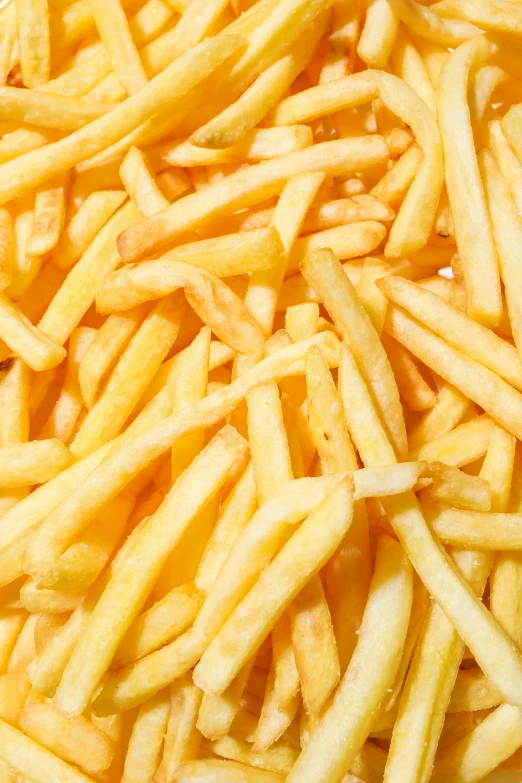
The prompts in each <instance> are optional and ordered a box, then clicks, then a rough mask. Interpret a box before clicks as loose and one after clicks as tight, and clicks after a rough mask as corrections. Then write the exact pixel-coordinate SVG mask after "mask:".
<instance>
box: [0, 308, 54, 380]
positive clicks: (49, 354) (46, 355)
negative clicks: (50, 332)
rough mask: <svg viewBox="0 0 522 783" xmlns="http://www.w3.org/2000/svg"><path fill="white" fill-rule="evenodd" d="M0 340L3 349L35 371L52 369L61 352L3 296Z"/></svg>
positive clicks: (0, 314) (0, 311)
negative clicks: (6, 347) (5, 348)
mask: <svg viewBox="0 0 522 783" xmlns="http://www.w3.org/2000/svg"><path fill="white" fill-rule="evenodd" d="M0 337H1V338H2V340H3V341H4V342H5V343H6V345H7V346H9V348H10V349H11V350H12V351H13V352H14V353H15V354H16V356H18V357H19V358H20V359H22V360H23V361H25V362H26V363H27V365H28V366H29V367H31V369H33V370H36V371H42V370H49V369H51V368H52V367H56V366H57V365H58V364H60V362H61V361H62V360H63V359H64V358H65V349H64V348H62V346H61V345H58V344H57V343H55V342H54V341H53V340H52V339H50V338H49V337H47V336H46V335H45V334H44V333H42V332H41V331H40V330H39V329H38V328H37V327H36V326H33V324H32V323H31V322H30V320H29V319H28V318H27V317H26V316H25V315H24V314H23V313H22V312H21V310H19V308H18V307H17V305H16V304H15V303H14V302H12V301H11V300H10V299H9V298H8V297H7V296H6V295H5V294H2V293H0Z"/></svg>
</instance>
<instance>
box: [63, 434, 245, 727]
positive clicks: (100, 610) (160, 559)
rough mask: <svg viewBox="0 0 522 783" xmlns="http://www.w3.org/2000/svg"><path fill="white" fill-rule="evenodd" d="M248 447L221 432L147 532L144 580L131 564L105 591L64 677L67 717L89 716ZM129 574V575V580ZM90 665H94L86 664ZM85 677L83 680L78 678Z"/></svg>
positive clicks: (142, 541) (143, 542) (143, 546)
mask: <svg viewBox="0 0 522 783" xmlns="http://www.w3.org/2000/svg"><path fill="white" fill-rule="evenodd" d="M243 448H244V447H243V443H242V439H241V438H240V437H239V436H238V435H237V433H235V431H234V430H233V429H231V428H230V429H226V428H225V429H224V430H222V431H221V432H220V433H218V435H216V436H215V438H214V439H213V441H211V443H210V444H209V446H208V447H207V448H206V449H205V450H204V451H203V452H202V453H201V455H200V456H199V457H198V458H197V459H196V460H195V461H194V463H193V464H192V466H191V467H190V468H188V469H187V471H185V473H184V474H182V476H180V478H179V479H178V481H177V482H176V484H175V485H174V488H173V490H172V491H171V493H169V495H168V496H167V498H166V499H165V501H164V503H163V504H162V506H161V507H160V509H159V510H158V511H157V512H156V514H155V515H154V517H153V518H152V524H151V523H149V525H148V526H147V528H146V531H147V533H146V537H143V538H141V539H140V545H141V554H140V560H141V569H140V573H141V579H140V580H137V579H136V574H135V572H134V569H133V568H132V563H126V564H123V565H122V566H121V569H120V570H119V571H118V573H117V574H115V576H114V577H113V579H112V580H111V582H110V583H109V585H108V587H107V589H106V591H105V592H104V594H103V600H101V601H100V603H99V604H98V605H97V607H96V609H95V612H94V614H93V616H92V618H91V621H90V623H89V627H88V629H87V632H86V633H85V635H84V636H83V638H82V641H81V643H80V644H79V645H78V647H77V648H76V649H75V651H74V653H73V656H72V658H71V660H70V661H69V664H68V666H67V668H66V670H65V672H64V676H63V678H62V681H61V683H60V686H59V688H58V692H57V694H56V700H57V705H58V706H59V708H60V709H62V711H64V712H65V713H66V714H70V715H71V714H81V713H82V712H83V709H84V707H83V708H82V707H81V705H82V704H84V703H87V701H88V699H89V698H90V696H91V695H92V692H93V691H94V689H95V688H96V686H97V684H98V682H99V680H100V679H101V676H102V675H103V673H104V671H105V670H106V668H107V666H108V664H109V663H110V660H111V658H112V656H113V655H114V653H115V651H116V648H117V646H118V643H119V642H120V641H121V639H122V638H123V636H124V635H125V633H126V631H127V630H128V628H129V627H130V625H131V623H132V620H133V619H134V618H135V617H136V616H137V614H138V613H139V610H140V608H141V606H142V605H143V603H144V601H145V599H146V597H147V595H148V593H149V592H150V590H151V588H152V586H153V584H154V581H155V579H156V578H157V576H158V575H159V572H160V570H161V567H162V566H163V564H164V562H165V561H166V559H167V557H168V555H169V554H170V552H171V551H172V550H173V548H174V547H175V545H176V543H177V541H178V540H179V538H180V536H181V534H182V533H183V531H184V529H185V528H186V527H187V526H188V525H189V524H190V522H191V520H192V518H193V517H194V516H195V514H196V513H197V512H198V511H199V510H200V508H201V507H202V506H203V505H204V502H205V500H209V499H210V498H211V497H212V495H213V494H214V493H215V492H216V491H217V490H218V489H219V486H220V485H221V484H222V483H223V481H224V480H225V477H226V475H227V473H228V471H229V470H230V468H231V466H232V464H233V462H234V460H235V459H236V458H237V457H238V456H239V454H240V452H241V450H242V449H243ZM218 458H220V459H222V463H221V464H219V462H218ZM218 464H219V467H218ZM202 470H204V471H206V484H205V495H204V496H200V497H198V498H196V497H195V496H194V494H193V493H191V492H190V491H188V489H189V488H190V486H191V485H192V484H193V483H195V484H196V485H198V484H199V483H200V475H201V471H202ZM211 471H215V478H213V477H212V472H211ZM185 487H187V489H185ZM191 495H192V496H191ZM180 496H181V497H183V496H184V497H185V498H186V503H187V506H186V512H185V514H183V513H182V506H180V500H179V498H180ZM171 503H174V506H175V507H176V517H175V523H176V524H175V525H174V526H173V529H172V530H171V538H170V540H169V538H168V537H167V532H166V530H165V526H164V519H165V518H166V516H165V515H167V517H170V512H169V505H170V504H171ZM158 526H159V528H161V529H162V536H161V538H160V539H158V536H157V533H156V531H155V528H157V527H158ZM147 540H148V541H149V542H150V544H149V548H150V549H149V551H150V561H149V562H150V567H149V568H148V569H147V568H146V566H145V560H144V553H145V551H146V544H147ZM127 571H128V572H129V573H128V576H127ZM126 581H129V582H130V584H129V587H130V586H131V585H132V588H133V592H132V593H130V592H129V590H128V588H127V591H126V601H125V608H124V607H123V606H122V608H121V611H120V614H119V631H118V632H116V633H115V632H114V630H113V633H112V636H111V637H110V638H109V637H107V638H105V640H104V643H103V644H100V641H101V639H103V634H100V629H101V628H102V627H103V626H104V625H105V624H106V623H107V622H110V624H111V627H113V624H114V617H113V613H112V609H111V604H112V597H111V594H112V593H113V592H119V590H120V585H122V584H125V583H126ZM94 651H96V655H93V652H94ZM87 662H88V665H86V664H87ZM80 672H81V681H80V680H79V676H78V675H79V674H80Z"/></svg>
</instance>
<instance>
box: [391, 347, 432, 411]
mask: <svg viewBox="0 0 522 783" xmlns="http://www.w3.org/2000/svg"><path fill="white" fill-rule="evenodd" d="M381 342H382V344H383V345H384V347H385V349H386V355H387V357H388V359H389V362H390V364H391V367H392V370H393V373H394V375H395V378H396V381H397V388H398V389H399V394H400V396H401V399H402V401H403V403H404V405H405V406H406V407H407V408H408V409H409V410H411V411H425V410H430V409H431V408H434V407H435V405H436V403H437V395H436V394H435V392H434V391H433V389H432V388H431V386H430V385H429V383H428V382H427V381H426V379H425V378H424V377H423V375H422V372H421V370H420V368H419V367H418V365H417V364H416V363H415V360H414V359H413V357H412V355H411V354H410V353H409V352H408V351H406V350H404V348H403V347H402V345H400V344H399V343H397V342H396V341H395V340H392V339H390V338H389V337H388V335H386V334H385V335H382V336H381Z"/></svg>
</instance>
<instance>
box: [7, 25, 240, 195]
mask: <svg viewBox="0 0 522 783" xmlns="http://www.w3.org/2000/svg"><path fill="white" fill-rule="evenodd" d="M240 43H241V40H240V39H238V38H237V37H232V36H228V37H227V36H221V37H220V36H218V37H216V38H213V39H208V41H203V42H202V43H201V44H199V45H198V46H197V47H195V48H194V49H192V50H191V51H190V52H187V53H186V54H185V55H182V56H181V57H180V58H178V60H176V61H175V62H173V63H172V64H171V65H170V66H168V67H167V68H166V69H165V70H164V71H162V73H160V74H158V76H156V77H155V78H154V79H152V81H151V82H149V83H148V84H147V85H146V87H144V88H143V89H142V90H140V91H139V93H137V94H136V95H134V96H132V97H131V98H129V99H128V100H126V101H124V103H123V104H121V106H118V107H117V108H116V109H115V110H114V111H113V112H111V113H110V114H109V115H106V116H104V117H100V118H99V119H97V120H94V121H93V122H91V123H89V125H87V126H86V127H85V128H81V129H80V130H77V131H74V133H71V134H70V135H69V136H67V137H65V138H64V139H61V140H60V141H57V142H54V143H53V144H51V145H49V146H45V147H43V148H42V149H37V150H34V151H33V152H28V153H26V154H25V155H20V156H19V157H18V158H17V159H16V160H13V161H10V162H9V163H4V164H3V166H2V167H1V171H2V179H3V187H2V188H0V201H2V203H5V202H6V201H10V200H11V199H12V198H14V197H15V196H17V195H19V194H20V193H22V192H26V191H27V190H29V189H30V188H31V187H35V186H38V185H39V184H41V183H42V182H45V181H46V180H47V179H49V178H50V177H52V176H53V175H55V174H57V173H59V172H61V171H63V170H64V169H67V168H70V167H72V166H75V165H76V164H78V163H80V161H83V160H86V159H87V158H89V157H91V156H92V155H95V154H96V153H97V152H99V151H100V150H103V149H106V147H107V146H108V145H110V144H113V143H114V142H116V141H118V140H119V139H121V138H122V137H123V136H125V135H126V134H127V133H129V131H131V130H132V129H134V128H135V127H136V126H137V125H139V124H140V123H141V122H144V121H145V120H147V119H148V118H149V117H151V116H152V115H153V114H154V113H155V112H156V111H157V110H158V108H159V107H161V106H164V105H165V103H167V104H168V105H169V106H174V105H175V103H176V101H177V100H178V99H179V98H181V97H182V96H183V95H185V94H186V93H187V92H188V91H189V90H190V89H191V87H193V86H194V85H195V84H197V83H198V82H199V81H201V80H202V79H204V78H205V77H206V76H208V75H209V73H211V72H212V71H213V70H214V69H215V68H217V66H218V65H219V64H220V63H221V62H222V61H223V60H224V59H225V58H226V57H228V56H230V54H232V52H234V51H235V50H236V49H237V48H238V46H239V45H240Z"/></svg>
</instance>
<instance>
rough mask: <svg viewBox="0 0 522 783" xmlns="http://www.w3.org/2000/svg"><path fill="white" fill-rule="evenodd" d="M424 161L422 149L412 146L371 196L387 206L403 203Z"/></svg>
mask: <svg viewBox="0 0 522 783" xmlns="http://www.w3.org/2000/svg"><path fill="white" fill-rule="evenodd" d="M423 160H424V155H423V153H422V150H421V148H420V147H419V146H418V145H417V144H412V146H411V147H409V148H408V149H407V150H406V152H404V153H403V154H402V155H401V157H400V158H399V160H398V161H397V162H396V163H394V164H393V166H392V168H391V169H390V170H389V171H387V172H386V174H385V175H384V177H383V178H382V179H381V180H380V181H379V182H378V183H377V184H376V185H374V187H373V188H372V190H371V195H372V196H376V197H378V198H381V199H382V200H383V201H385V202H386V203H387V204H396V203H398V202H400V201H402V200H403V199H404V197H405V195H406V193H407V192H408V190H409V188H410V186H411V184H412V182H413V180H414V179H415V176H416V174H417V172H418V170H419V167H420V165H421V163H422V161H423Z"/></svg>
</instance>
